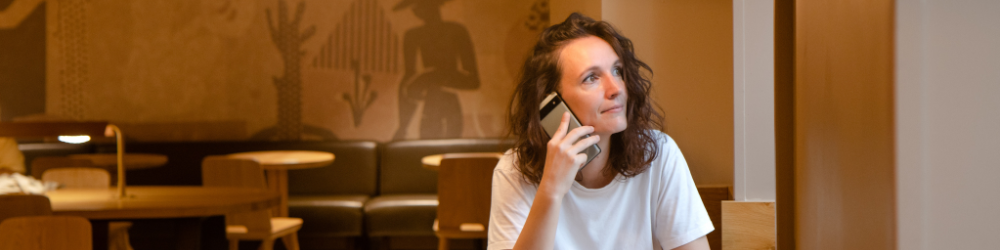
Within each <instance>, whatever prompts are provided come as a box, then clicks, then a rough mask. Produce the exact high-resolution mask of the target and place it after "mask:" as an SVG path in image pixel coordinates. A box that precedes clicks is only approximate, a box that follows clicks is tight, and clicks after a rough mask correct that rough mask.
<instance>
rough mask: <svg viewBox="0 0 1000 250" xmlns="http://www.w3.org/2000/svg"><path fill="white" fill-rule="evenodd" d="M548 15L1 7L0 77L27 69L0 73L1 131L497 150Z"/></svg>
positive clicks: (523, 11) (230, 1)
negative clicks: (429, 143) (47, 119)
mask: <svg viewBox="0 0 1000 250" xmlns="http://www.w3.org/2000/svg"><path fill="white" fill-rule="evenodd" d="M546 4H547V2H546V1H539V0H509V1H469V0H417V1H414V0H335V1H327V0H224V1H221V0H220V1H172V0H148V1H128V0H102V1H93V0H62V1H45V0H0V52H2V53H0V64H4V63H6V64H4V65H7V64H10V65H15V66H17V67H28V66H30V67H32V68H31V69H27V68H26V69H25V70H22V69H21V68H17V67H7V66H4V67H2V68H0V74H3V75H2V76H3V77H0V110H2V112H0V120H11V119H14V118H18V117H25V116H33V115H42V116H55V117H62V118H71V119H80V120H107V121H111V122H114V123H116V124H118V125H120V127H122V128H123V130H126V134H127V135H129V139H130V140H138V141H197V140H248V139H250V140H336V139H344V140H376V141H388V140H394V139H432V138H482V137H498V136H502V132H503V127H504V126H503V121H504V111H505V107H506V105H507V103H508V101H509V94H510V93H511V91H513V82H514V81H515V80H514V78H516V75H517V72H516V71H517V70H518V69H519V67H520V64H521V63H523V58H524V56H523V55H524V52H525V51H527V50H528V49H530V46H531V45H532V44H533V40H534V38H535V37H536V36H537V33H538V32H539V31H540V29H541V28H543V27H544V26H547V22H548V21H547V6H546ZM25 6H28V7H25ZM12 20H13V21H12ZM46 22H48V23H46ZM26 30H30V32H27V33H24V32H25V31H26ZM18 32H21V33H18ZM15 33H16V34H18V35H16V36H14V34H15ZM28 33H30V34H31V35H30V36H25V34H28ZM22 45H28V47H31V48H34V49H30V48H28V47H17V46H22ZM32 46H33V47H32ZM7 51H15V52H17V53H6V52H7ZM29 52H30V53H29ZM12 58H13V59H12ZM31 65H33V66H31ZM10 74H13V77H8V76H10ZM12 79H16V80H12ZM43 83H44V84H43ZM18 98H20V99H18Z"/></svg>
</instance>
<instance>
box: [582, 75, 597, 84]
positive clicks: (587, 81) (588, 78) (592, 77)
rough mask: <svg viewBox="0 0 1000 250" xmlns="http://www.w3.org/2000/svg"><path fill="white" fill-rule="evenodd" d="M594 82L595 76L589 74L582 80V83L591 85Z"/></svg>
mask: <svg viewBox="0 0 1000 250" xmlns="http://www.w3.org/2000/svg"><path fill="white" fill-rule="evenodd" d="M596 81H597V75H595V74H590V75H587V77H585V78H583V82H585V83H592V82H596Z"/></svg>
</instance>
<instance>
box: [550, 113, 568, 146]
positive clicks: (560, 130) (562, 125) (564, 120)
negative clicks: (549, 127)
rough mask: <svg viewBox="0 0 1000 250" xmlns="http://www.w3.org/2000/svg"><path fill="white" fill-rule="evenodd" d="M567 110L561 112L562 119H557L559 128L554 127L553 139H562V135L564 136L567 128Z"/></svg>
mask: <svg viewBox="0 0 1000 250" xmlns="http://www.w3.org/2000/svg"><path fill="white" fill-rule="evenodd" d="M569 116H570V114H569V112H563V116H562V119H561V120H559V128H557V129H556V132H555V133H552V140H553V141H562V139H563V137H566V130H569Z"/></svg>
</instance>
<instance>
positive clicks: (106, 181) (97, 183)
mask: <svg viewBox="0 0 1000 250" xmlns="http://www.w3.org/2000/svg"><path fill="white" fill-rule="evenodd" d="M42 180H43V181H54V182H58V183H59V184H60V186H62V187H64V188H107V187H109V186H111V174H109V173H108V171H107V170H104V169H101V168H82V167H75V168H51V169H48V170H45V173H42Z"/></svg>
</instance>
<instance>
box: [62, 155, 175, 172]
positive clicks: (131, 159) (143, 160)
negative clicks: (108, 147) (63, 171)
mask: <svg viewBox="0 0 1000 250" xmlns="http://www.w3.org/2000/svg"><path fill="white" fill-rule="evenodd" d="M69 158H73V159H87V160H90V161H91V162H93V163H94V166H97V167H101V168H105V169H113V170H115V171H117V169H118V155H117V154H71V155H69ZM122 163H123V165H125V169H128V170H133V169H146V168H155V167H159V166H163V165H166V164H167V156H165V155H160V154H136V153H125V155H123V156H122Z"/></svg>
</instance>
